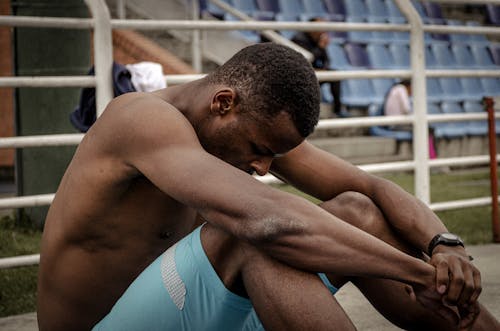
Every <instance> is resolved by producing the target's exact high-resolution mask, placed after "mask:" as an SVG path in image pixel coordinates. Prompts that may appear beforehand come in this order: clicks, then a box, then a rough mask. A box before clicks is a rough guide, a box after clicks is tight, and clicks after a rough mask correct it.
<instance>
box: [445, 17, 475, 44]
mask: <svg viewBox="0 0 500 331" xmlns="http://www.w3.org/2000/svg"><path fill="white" fill-rule="evenodd" d="M446 24H447V25H452V26H465V24H464V22H462V21H460V20H453V19H447V20H446ZM449 37H450V42H452V43H454V44H456V43H468V42H469V41H471V39H470V34H465V33H450V34H449Z"/></svg>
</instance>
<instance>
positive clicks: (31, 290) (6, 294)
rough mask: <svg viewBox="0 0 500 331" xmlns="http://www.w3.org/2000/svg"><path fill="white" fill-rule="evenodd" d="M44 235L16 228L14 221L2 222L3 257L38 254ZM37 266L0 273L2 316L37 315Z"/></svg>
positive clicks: (0, 247)
mask: <svg viewBox="0 0 500 331" xmlns="http://www.w3.org/2000/svg"><path fill="white" fill-rule="evenodd" d="M41 235H42V233H41V231H39V230H37V229H35V228H33V227H31V226H29V225H27V224H19V222H18V223H17V224H16V222H15V221H14V219H13V218H12V217H3V218H2V219H0V257H11V256H17V255H27V254H35V253H38V252H39V243H40V238H41ZM37 271H38V267H37V266H30V267H21V268H12V269H1V270H0V316H10V315H16V314H22V313H27V312H32V311H35V309H36V308H35V302H36V279H37Z"/></svg>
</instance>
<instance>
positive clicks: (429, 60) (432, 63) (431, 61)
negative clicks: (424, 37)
mask: <svg viewBox="0 0 500 331" xmlns="http://www.w3.org/2000/svg"><path fill="white" fill-rule="evenodd" d="M425 67H426V68H428V69H436V68H438V67H439V65H438V63H437V60H436V57H435V56H434V53H433V52H432V51H431V48H430V47H429V46H426V47H425Z"/></svg>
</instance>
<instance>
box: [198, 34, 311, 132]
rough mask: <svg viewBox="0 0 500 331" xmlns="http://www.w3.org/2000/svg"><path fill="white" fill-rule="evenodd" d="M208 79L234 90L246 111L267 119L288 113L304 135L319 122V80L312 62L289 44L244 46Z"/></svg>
mask: <svg viewBox="0 0 500 331" xmlns="http://www.w3.org/2000/svg"><path fill="white" fill-rule="evenodd" d="M207 80H208V82H209V83H210V84H225V85H228V86H229V87H231V88H233V89H235V91H236V93H237V94H238V98H239V99H238V102H239V103H240V105H241V108H242V111H244V112H249V113H250V114H252V115H253V114H256V115H258V116H264V118H272V117H274V116H276V115H277V114H279V113H280V112H282V111H285V112H287V113H288V114H289V115H290V117H291V119H292V121H293V123H294V124H295V127H296V128H297V130H298V131H299V133H300V135H301V136H302V137H307V136H308V135H309V134H311V133H312V132H313V131H314V127H315V126H316V124H317V123H318V119H319V103H320V90H319V83H318V79H317V78H316V75H315V73H314V69H313V68H312V66H311V64H310V63H309V61H307V60H306V58H305V57H304V56H303V55H302V54H300V53H298V52H296V51H294V50H292V49H291V48H289V47H286V46H282V45H278V44H275V43H261V44H255V45H252V46H248V47H245V48H243V49H242V50H241V51H239V52H238V53H236V54H235V55H234V56H233V57H231V58H230V59H229V60H228V61H227V62H226V63H224V64H223V65H222V66H220V67H218V68H217V69H216V70H215V71H214V72H212V73H211V74H209V75H208V76H207Z"/></svg>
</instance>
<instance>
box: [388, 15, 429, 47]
mask: <svg viewBox="0 0 500 331" xmlns="http://www.w3.org/2000/svg"><path fill="white" fill-rule="evenodd" d="M388 22H389V23H391V24H405V23H406V19H405V18H401V17H389V19H388ZM392 36H393V39H392V42H391V44H394V43H404V44H409V43H410V33H409V32H404V31H393V32H392ZM427 36H428V37H429V38H430V36H429V35H428V34H427Z"/></svg>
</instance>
